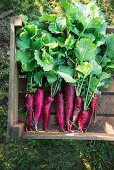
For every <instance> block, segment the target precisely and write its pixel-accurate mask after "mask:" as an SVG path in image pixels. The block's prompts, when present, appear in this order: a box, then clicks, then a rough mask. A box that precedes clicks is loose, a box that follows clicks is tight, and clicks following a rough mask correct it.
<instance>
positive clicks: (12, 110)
mask: <svg viewBox="0 0 114 170" xmlns="http://www.w3.org/2000/svg"><path fill="white" fill-rule="evenodd" d="M19 21H20V20H19V18H18V21H17V18H15V17H12V18H11V21H10V25H11V31H10V70H9V99H8V127H7V128H8V135H9V136H10V133H11V126H13V125H14V124H16V123H17V121H18V120H17V119H18V118H17V117H18V116H17V110H18V108H17V102H18V101H17V94H16V90H18V85H17V84H18V78H17V76H18V73H17V72H18V71H17V65H16V63H15V47H16V46H15V24H16V25H18V26H22V20H21V21H20V22H19ZM18 22H19V24H17V23H18ZM15 102H16V103H15Z"/></svg>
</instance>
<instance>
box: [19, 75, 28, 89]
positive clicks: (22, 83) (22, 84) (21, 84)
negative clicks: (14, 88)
mask: <svg viewBox="0 0 114 170" xmlns="http://www.w3.org/2000/svg"><path fill="white" fill-rule="evenodd" d="M26 89H27V79H25V78H19V91H26Z"/></svg>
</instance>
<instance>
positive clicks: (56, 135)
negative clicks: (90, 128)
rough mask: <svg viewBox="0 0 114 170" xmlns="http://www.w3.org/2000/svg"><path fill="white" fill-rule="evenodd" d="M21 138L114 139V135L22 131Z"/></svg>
mask: <svg viewBox="0 0 114 170" xmlns="http://www.w3.org/2000/svg"><path fill="white" fill-rule="evenodd" d="M22 138H23V139H76V140H107V141H114V135H110V134H105V133H89V132H88V133H64V132H47V133H45V132H34V133H29V132H24V134H23V136H22Z"/></svg>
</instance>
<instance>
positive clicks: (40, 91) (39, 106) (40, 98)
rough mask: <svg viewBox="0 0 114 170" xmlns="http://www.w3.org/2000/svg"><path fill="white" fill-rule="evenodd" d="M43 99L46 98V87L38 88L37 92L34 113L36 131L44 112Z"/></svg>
mask: <svg viewBox="0 0 114 170" xmlns="http://www.w3.org/2000/svg"><path fill="white" fill-rule="evenodd" d="M43 99H44V89H43V88H38V89H37V90H36V92H35V113H34V119H35V120H34V121H35V130H36V131H38V129H37V124H38V120H39V118H40V116H41V113H42V107H43Z"/></svg>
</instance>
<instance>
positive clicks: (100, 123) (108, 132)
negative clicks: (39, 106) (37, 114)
mask: <svg viewBox="0 0 114 170" xmlns="http://www.w3.org/2000/svg"><path fill="white" fill-rule="evenodd" d="M41 119H42V118H40V121H39V128H41V127H40V124H42V123H41V122H42V120H41ZM54 122H55V116H54V115H53V116H52V115H51V116H50V122H49V125H48V129H49V130H50V132H47V133H46V132H42V131H40V132H33V133H29V132H25V133H24V135H23V137H22V138H24V139H78V140H111V141H114V117H105V116H98V117H97V121H96V126H90V128H89V130H88V132H87V133H79V132H77V133H76V132H74V133H67V132H65V133H63V132H60V130H59V128H57V126H55V128H54V126H53V124H54Z"/></svg>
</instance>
